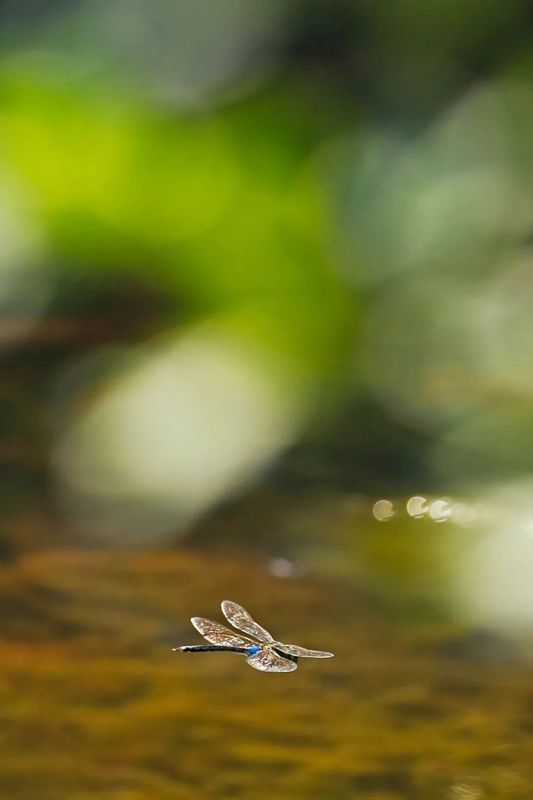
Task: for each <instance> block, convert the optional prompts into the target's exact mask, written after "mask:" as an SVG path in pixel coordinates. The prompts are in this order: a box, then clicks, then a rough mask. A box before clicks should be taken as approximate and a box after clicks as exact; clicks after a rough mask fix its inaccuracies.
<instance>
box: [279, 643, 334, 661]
mask: <svg viewBox="0 0 533 800" xmlns="http://www.w3.org/2000/svg"><path fill="white" fill-rule="evenodd" d="M276 648H277V649H278V650H282V651H283V652H284V653H287V654H288V655H290V656H298V658H300V657H301V658H333V655H334V654H333V653H328V652H326V651H325V650H308V649H307V648H306V647H298V645H297V644H283V642H278V643H277V644H276Z"/></svg>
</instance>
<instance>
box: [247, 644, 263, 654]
mask: <svg viewBox="0 0 533 800" xmlns="http://www.w3.org/2000/svg"><path fill="white" fill-rule="evenodd" d="M260 650H261V648H260V647H259V645H257V644H254V646H253V647H249V648H248V655H249V656H255V654H256V653H258V652H259V651H260Z"/></svg>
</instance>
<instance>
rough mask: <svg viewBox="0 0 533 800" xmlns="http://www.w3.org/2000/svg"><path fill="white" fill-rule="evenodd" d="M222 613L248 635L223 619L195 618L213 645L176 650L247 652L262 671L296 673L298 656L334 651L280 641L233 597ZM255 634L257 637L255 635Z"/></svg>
mask: <svg viewBox="0 0 533 800" xmlns="http://www.w3.org/2000/svg"><path fill="white" fill-rule="evenodd" d="M222 612H223V614H224V616H225V617H226V619H227V620H228V621H229V622H231V624H232V625H233V626H234V627H235V628H238V629H239V630H240V631H244V632H245V633H247V634H248V636H243V635H242V634H240V633H235V632H234V631H232V630H230V629H229V628H226V626H225V625H221V624H220V623H219V622H214V621H213V620H210V619H206V618H205V617H192V618H191V622H192V624H193V625H194V627H195V628H196V630H197V631H198V632H199V633H201V634H202V636H203V637H204V638H205V639H207V641H208V642H210V643H211V644H209V645H205V644H204V645H182V646H181V647H175V648H174V650H175V651H179V652H182V653H205V652H209V651H219V652H226V653H240V654H242V655H246V657H247V658H246V662H247V663H248V664H249V665H250V666H251V667H254V669H258V670H261V672H292V671H293V670H295V669H296V668H297V665H298V659H299V658H300V657H305V658H331V657H332V656H333V653H327V652H325V651H323V650H308V649H307V648H305V647H299V646H298V645H295V644H284V643H283V642H277V641H275V639H274V638H273V637H272V636H271V635H270V633H269V632H268V631H267V630H266V629H265V628H263V627H262V626H261V625H259V624H258V623H257V622H256V621H255V620H254V619H252V617H251V616H250V614H249V613H248V612H247V611H246V610H245V609H244V608H243V607H242V606H240V605H238V604H237V603H234V602H233V601H232V600H224V601H223V602H222ZM251 637H254V638H251Z"/></svg>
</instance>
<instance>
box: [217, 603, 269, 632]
mask: <svg viewBox="0 0 533 800" xmlns="http://www.w3.org/2000/svg"><path fill="white" fill-rule="evenodd" d="M221 608H222V613H223V614H224V616H225V617H226V619H227V620H228V622H231V624H232V625H233V626H234V627H235V628H238V629H239V630H240V631H244V632H245V633H249V634H250V636H255V637H256V639H259V641H260V642H273V641H274V639H273V637H272V636H271V635H270V633H269V632H268V631H267V630H265V628H263V627H262V626H261V625H259V624H258V623H257V622H256V621H255V620H254V619H252V617H251V616H250V614H249V613H248V612H247V611H246V609H245V608H243V607H242V606H240V605H239V604H238V603H234V602H233V600H223V601H222V603H221Z"/></svg>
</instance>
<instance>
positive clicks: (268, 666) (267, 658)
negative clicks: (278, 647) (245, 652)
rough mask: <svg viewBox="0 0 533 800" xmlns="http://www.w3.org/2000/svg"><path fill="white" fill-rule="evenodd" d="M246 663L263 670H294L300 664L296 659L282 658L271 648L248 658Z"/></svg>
mask: <svg viewBox="0 0 533 800" xmlns="http://www.w3.org/2000/svg"><path fill="white" fill-rule="evenodd" d="M246 663H247V664H249V665H250V666H251V667H253V668H254V669H259V670H261V672H292V671H293V670H295V669H296V668H297V666H298V665H297V664H295V663H294V661H289V660H288V659H287V658H282V657H281V656H278V655H276V653H273V652H272V651H271V650H260V651H259V653H256V654H255V655H254V656H250V657H249V658H247V659H246Z"/></svg>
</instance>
